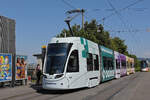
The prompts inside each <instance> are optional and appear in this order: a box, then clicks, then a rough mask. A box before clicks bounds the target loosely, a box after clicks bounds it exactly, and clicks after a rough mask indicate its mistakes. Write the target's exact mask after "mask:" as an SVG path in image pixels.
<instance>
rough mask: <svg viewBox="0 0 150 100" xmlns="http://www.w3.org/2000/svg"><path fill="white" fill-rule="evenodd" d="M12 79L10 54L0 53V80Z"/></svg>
mask: <svg viewBox="0 0 150 100" xmlns="http://www.w3.org/2000/svg"><path fill="white" fill-rule="evenodd" d="M11 80H12V55H11V54H0V82H5V81H11Z"/></svg>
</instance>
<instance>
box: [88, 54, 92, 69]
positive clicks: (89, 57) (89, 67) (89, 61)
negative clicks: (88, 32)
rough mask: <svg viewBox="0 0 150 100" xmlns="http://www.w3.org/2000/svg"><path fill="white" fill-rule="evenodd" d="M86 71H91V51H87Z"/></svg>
mask: <svg viewBox="0 0 150 100" xmlns="http://www.w3.org/2000/svg"><path fill="white" fill-rule="evenodd" d="M87 71H93V57H92V54H91V53H88V57H87Z"/></svg>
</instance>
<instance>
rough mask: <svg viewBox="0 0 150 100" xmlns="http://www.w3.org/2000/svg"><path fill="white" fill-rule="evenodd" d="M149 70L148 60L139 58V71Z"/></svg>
mask: <svg viewBox="0 0 150 100" xmlns="http://www.w3.org/2000/svg"><path fill="white" fill-rule="evenodd" d="M149 70H150V66H149V62H148V60H141V71H142V72H148V71H149Z"/></svg>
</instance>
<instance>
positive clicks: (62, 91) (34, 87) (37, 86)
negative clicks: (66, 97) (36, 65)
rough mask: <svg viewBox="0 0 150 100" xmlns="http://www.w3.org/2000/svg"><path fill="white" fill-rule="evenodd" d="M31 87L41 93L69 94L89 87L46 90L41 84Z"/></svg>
mask: <svg viewBox="0 0 150 100" xmlns="http://www.w3.org/2000/svg"><path fill="white" fill-rule="evenodd" d="M30 87H31V88H33V89H34V90H36V91H37V92H38V93H41V94H69V93H73V92H78V91H81V90H85V89H87V88H80V89H71V90H45V89H43V88H42V85H41V84H40V85H31V86H30Z"/></svg>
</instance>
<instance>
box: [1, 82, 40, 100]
mask: <svg viewBox="0 0 150 100" xmlns="http://www.w3.org/2000/svg"><path fill="white" fill-rule="evenodd" d="M39 87H40V88H41V86H35V85H32V84H28V85H22V86H16V87H13V88H10V87H5V88H0V100H6V99H11V98H12V97H16V96H20V95H28V94H31V93H35V92H36V91H37V88H39Z"/></svg>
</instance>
